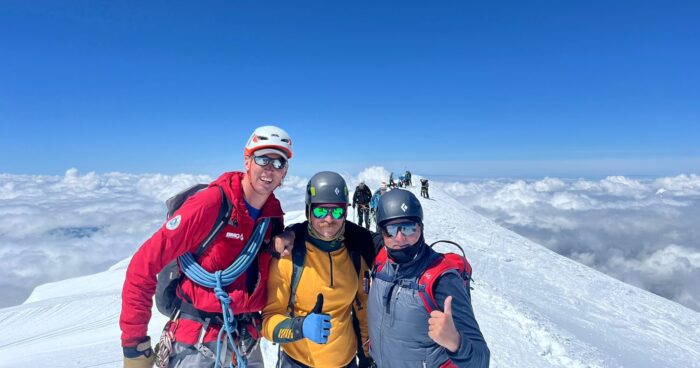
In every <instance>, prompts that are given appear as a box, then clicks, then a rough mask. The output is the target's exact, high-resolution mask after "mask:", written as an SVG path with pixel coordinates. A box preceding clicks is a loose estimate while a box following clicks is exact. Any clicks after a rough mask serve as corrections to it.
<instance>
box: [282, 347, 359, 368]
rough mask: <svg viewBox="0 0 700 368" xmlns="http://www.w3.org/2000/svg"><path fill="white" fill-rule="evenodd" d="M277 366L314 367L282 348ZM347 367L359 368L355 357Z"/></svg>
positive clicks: (289, 367) (292, 367)
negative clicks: (293, 356)
mask: <svg viewBox="0 0 700 368" xmlns="http://www.w3.org/2000/svg"><path fill="white" fill-rule="evenodd" d="M277 368H312V367H309V366H308V365H304V364H301V363H299V362H297V361H296V360H294V359H292V358H291V357H290V356H289V355H287V353H285V352H284V351H283V350H281V349H280V358H279V360H278V361H277ZM345 368H357V362H356V361H355V359H354V358H353V359H352V360H351V361H350V363H349V364H348V365H346V366H345Z"/></svg>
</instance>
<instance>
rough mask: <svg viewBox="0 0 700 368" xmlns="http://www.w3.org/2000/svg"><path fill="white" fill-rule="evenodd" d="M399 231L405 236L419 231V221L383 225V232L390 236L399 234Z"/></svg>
mask: <svg viewBox="0 0 700 368" xmlns="http://www.w3.org/2000/svg"><path fill="white" fill-rule="evenodd" d="M399 231H400V232H401V234H403V236H411V235H413V234H415V233H416V231H418V223H417V222H402V223H400V224H391V225H385V226H383V227H382V233H383V234H384V236H386V237H388V238H393V237H395V236H396V235H398V233H399Z"/></svg>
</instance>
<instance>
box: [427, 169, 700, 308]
mask: <svg viewBox="0 0 700 368" xmlns="http://www.w3.org/2000/svg"><path fill="white" fill-rule="evenodd" d="M440 185H442V186H443V187H444V188H445V190H447V192H448V193H450V194H452V195H453V196H455V197H457V198H458V199H459V200H461V201H462V202H463V203H464V204H466V205H467V206H469V207H470V208H472V209H474V210H476V211H477V212H479V213H481V214H483V215H486V216H487V217H489V218H491V219H493V220H495V221H497V222H498V223H500V224H502V225H504V226H506V227H508V228H510V229H511V230H513V231H515V232H517V233H519V234H521V235H524V236H526V237H528V238H530V239H532V240H534V241H536V242H538V243H540V244H543V245H545V246H547V247H549V248H550V249H552V250H554V251H556V252H558V253H560V254H562V255H565V256H568V257H571V258H573V259H576V260H578V261H580V262H582V263H584V264H587V265H589V266H592V267H594V268H596V269H598V270H600V271H602V272H605V273H607V274H609V275H612V276H614V277H616V278H618V279H620V280H622V281H625V282H628V283H631V284H633V285H636V286H639V287H641V288H644V289H647V290H650V291H652V292H654V293H657V294H659V295H662V296H664V297H667V298H669V299H672V300H676V301H678V302H679V303H681V304H683V305H686V306H688V307H690V308H693V309H695V310H699V311H700V283H698V282H697V280H700V230H699V227H700V226H699V225H700V222H699V219H700V176H698V175H678V176H674V177H666V178H658V179H648V180H637V179H633V178H628V177H623V176H611V177H607V178H605V179H602V180H599V181H591V180H583V179H579V180H563V179H557V178H545V179H542V180H539V181H523V180H516V181H500V180H484V181H471V182H452V183H440Z"/></svg>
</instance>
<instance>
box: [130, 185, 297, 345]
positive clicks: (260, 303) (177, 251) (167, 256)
mask: <svg viewBox="0 0 700 368" xmlns="http://www.w3.org/2000/svg"><path fill="white" fill-rule="evenodd" d="M243 176H244V173H241V172H230V173H225V174H223V175H221V176H220V177H219V178H218V179H216V180H215V181H214V182H212V183H211V184H210V186H209V188H207V189H205V190H202V191H201V192H199V193H197V194H196V195H194V196H192V197H190V198H189V199H188V200H187V201H185V203H184V204H183V205H182V207H180V209H179V210H177V212H175V214H174V215H173V217H171V219H170V221H168V222H167V223H166V224H163V226H161V228H160V229H158V231H156V233H155V234H153V236H151V237H150V238H149V239H148V240H146V242H145V243H143V245H141V247H140V248H139V249H138V251H136V253H135V254H134V256H133V257H132V259H131V262H130V263H129V267H128V268H127V270H126V279H125V281H124V288H123V289H122V311H121V316H120V318H119V326H120V327H121V330H122V346H125V347H127V346H136V345H137V344H138V343H139V342H141V341H143V339H144V338H145V336H146V335H147V329H148V321H149V320H150V319H151V307H152V304H153V302H152V298H153V295H154V293H155V290H156V275H157V274H158V272H160V270H161V269H162V268H163V267H164V266H165V265H167V264H168V263H170V262H171V261H172V260H174V259H176V258H177V257H178V256H180V255H182V254H184V253H186V252H194V251H195V249H196V247H197V245H199V244H200V243H201V242H202V241H203V239H204V238H205V237H206V236H207V235H208V233H209V231H210V230H211V229H212V227H213V226H214V222H215V221H216V217H217V215H218V213H219V207H220V206H221V199H222V198H221V194H220V191H219V190H218V189H217V188H216V186H220V187H222V188H223V189H224V192H225V193H226V196H228V198H229V200H230V202H231V204H232V207H233V209H232V212H231V218H230V220H229V222H228V224H227V225H226V226H225V227H224V229H223V230H222V231H221V232H220V233H219V234H218V235H217V237H216V239H215V240H214V241H213V242H212V244H211V245H210V246H209V248H208V249H207V250H206V251H204V253H203V254H202V255H201V257H200V258H199V260H198V262H199V264H200V265H201V266H202V267H203V268H204V269H205V270H207V271H209V272H213V271H216V270H223V269H225V268H226V267H228V266H230V265H231V263H233V261H234V260H235V259H236V257H238V255H239V254H240V253H241V251H242V250H243V247H244V246H245V242H246V241H247V240H248V238H249V237H250V235H251V233H252V232H253V228H254V227H255V223H254V222H253V219H252V218H251V217H250V214H249V213H248V209H247V208H246V206H245V201H244V196H243V188H242V187H241V180H242V179H243ZM261 210H262V212H261V214H260V217H259V218H258V220H260V219H262V218H265V217H271V218H275V219H278V220H279V222H280V225H281V224H282V222H283V215H284V213H283V212H282V208H281V207H280V203H279V201H278V200H277V199H276V198H275V196H274V194H271V195H270V197H269V198H268V199H267V201H266V202H265V204H264V205H263V208H262V209H261ZM178 217H179V218H178ZM176 218H177V220H175V219H176ZM272 228H273V226H270V228H269V229H268V233H267V234H266V236H265V242H268V241H269V239H270V237H271V232H272ZM270 259H271V255H270V253H268V252H266V251H263V250H261V251H260V253H259V254H258V272H259V274H258V281H257V283H256V284H255V289H254V290H253V292H252V293H251V294H248V291H247V287H246V278H247V276H248V275H247V273H244V274H242V275H241V276H240V277H239V278H238V279H237V280H236V281H234V282H233V283H232V284H231V285H229V286H227V287H226V291H227V292H228V294H229V295H230V297H231V310H232V311H233V313H234V314H240V313H248V312H259V311H260V310H262V309H263V307H265V303H266V301H267V290H266V284H267V279H268V270H269V266H270ZM181 291H182V292H183V293H184V294H185V295H186V296H187V297H188V298H189V299H190V300H192V304H193V305H194V306H195V308H197V309H199V310H202V311H205V312H214V313H221V304H220V302H219V300H218V299H217V298H216V296H215V295H214V292H213V290H211V289H208V288H205V287H202V286H199V285H197V284H195V283H194V282H192V281H191V280H189V279H188V278H186V277H184V281H183V282H182V284H181ZM200 329H201V325H200V324H199V323H198V322H195V321H192V320H188V319H181V320H180V322H179V325H178V328H177V330H176V331H175V340H176V341H181V342H184V343H188V344H194V343H196V341H197V339H198V338H199V332H200ZM219 329H220V326H217V325H211V326H210V328H209V329H208V330H207V333H206V335H205V337H204V341H205V342H208V341H214V340H216V338H217V334H218V332H219Z"/></svg>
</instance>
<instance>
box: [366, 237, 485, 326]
mask: <svg viewBox="0 0 700 368" xmlns="http://www.w3.org/2000/svg"><path fill="white" fill-rule="evenodd" d="M437 243H448V244H453V245H456V246H457V247H458V248H459V249H460V251H461V252H462V254H461V255H459V254H457V253H438V255H437V256H436V257H435V259H434V260H433V261H432V262H431V263H430V264H429V265H428V267H427V268H426V269H425V271H423V273H422V274H421V275H420V277H418V281H417V284H418V286H419V287H420V290H419V295H420V297H421V300H422V301H423V305H424V306H425V310H426V311H428V313H430V312H432V311H434V310H439V309H440V308H439V307H438V303H437V301H436V300H435V294H434V290H433V289H434V285H435V281H437V280H438V279H439V278H440V276H442V275H443V274H445V272H448V271H455V272H457V274H459V276H460V277H461V278H462V281H463V282H464V287H465V288H468V289H469V288H471V287H470V281H471V280H472V265H471V264H470V263H469V261H468V260H467V257H466V255H465V253H464V249H462V247H461V246H460V245H459V244H457V243H455V242H453V241H449V240H438V241H436V242H434V243H432V244H430V247H431V248H432V247H433V245H435V244H437ZM387 258H388V256H387V252H386V249H385V248H383V247H382V250H381V251H380V252H379V254H377V258H376V259H375V261H374V271H372V273H373V274H376V273H379V272H381V270H382V268H384V265H385V264H386V260H387Z"/></svg>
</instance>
